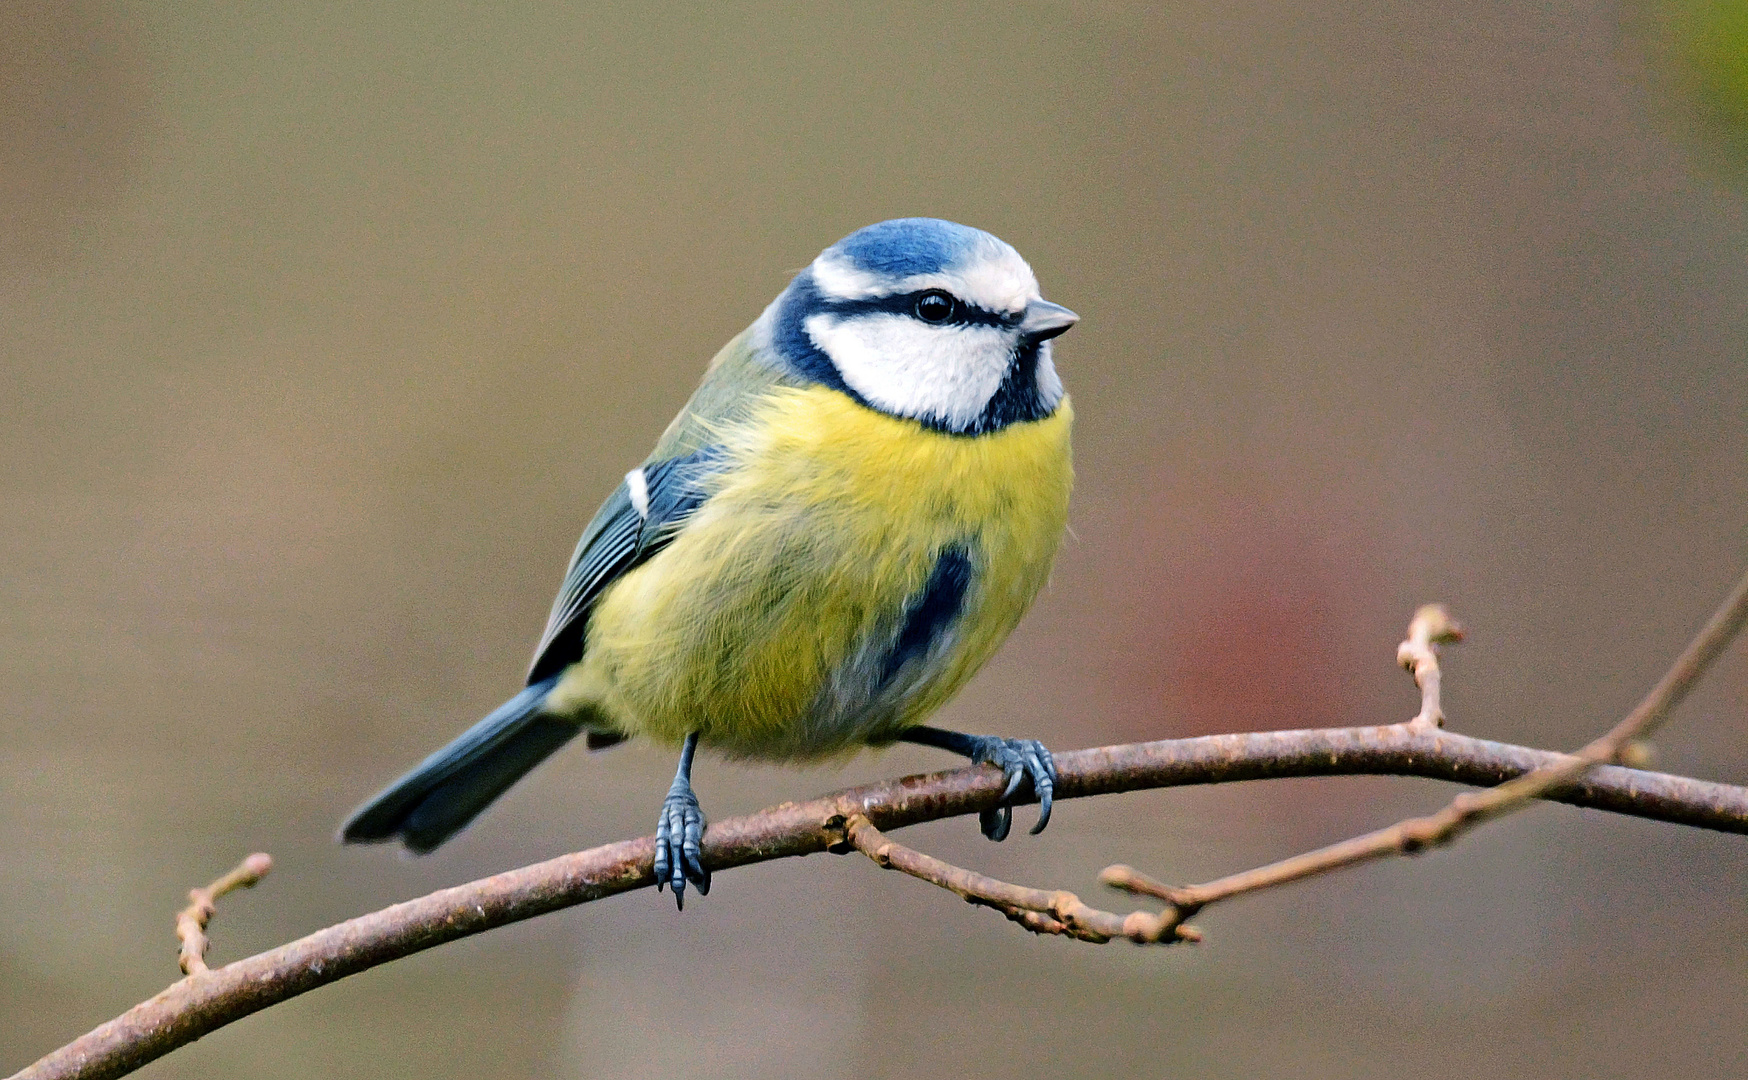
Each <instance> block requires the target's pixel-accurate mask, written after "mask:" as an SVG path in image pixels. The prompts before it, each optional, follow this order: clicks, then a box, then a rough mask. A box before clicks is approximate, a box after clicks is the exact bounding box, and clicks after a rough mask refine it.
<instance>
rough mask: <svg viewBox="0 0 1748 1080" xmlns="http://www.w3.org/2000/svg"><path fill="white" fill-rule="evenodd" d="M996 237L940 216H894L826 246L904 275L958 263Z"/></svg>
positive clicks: (865, 266)
mask: <svg viewBox="0 0 1748 1080" xmlns="http://www.w3.org/2000/svg"><path fill="white" fill-rule="evenodd" d="M993 239H995V238H994V237H992V236H990V235H989V234H988V233H986V232H983V231H982V230H980V229H973V228H969V227H967V226H965V225H958V224H955V223H954V222H951V221H942V220H941V219H939V218H895V219H894V220H892V221H882V222H880V223H879V224H877V225H870V226H868V227H867V228H865V229H857V230H856V231H855V232H853V233H851V234H850V235H848V236H846V237H844V238H843V239H842V240H839V241H838V242H837V243H835V244H833V245H832V246H831V247H829V248H827V249H826V254H827V255H838V256H841V257H843V258H844V259H847V260H848V261H849V262H851V263H853V264H854V265H856V266H857V267H859V268H861V269H862V270H866V271H867V272H869V273H871V274H885V275H889V276H891V277H896V278H904V277H910V276H912V275H915V274H937V273H940V272H941V271H942V270H945V269H948V268H949V267H953V266H956V265H958V264H959V263H960V261H961V260H963V259H964V257H965V256H966V255H967V254H969V253H970V252H971V250H972V249H973V248H975V247H977V246H978V244H979V243H987V242H988V241H990V240H993Z"/></svg>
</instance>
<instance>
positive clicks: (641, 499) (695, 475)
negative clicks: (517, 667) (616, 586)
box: [528, 446, 723, 685]
mask: <svg viewBox="0 0 1748 1080" xmlns="http://www.w3.org/2000/svg"><path fill="white" fill-rule="evenodd" d="M722 458H723V452H722V449H721V448H720V447H716V446H707V447H704V448H703V449H701V450H697V451H694V452H692V453H690V454H684V455H682V456H680V457H675V458H669V459H667V460H666V461H660V462H654V463H652V464H647V465H644V466H643V467H642V468H640V469H634V470H632V472H631V473H629V474H627V476H626V478H625V480H624V481H623V482H621V483H620V485H619V487H618V489H617V490H615V491H614V492H613V494H612V495H611V496H609V497H608V499H607V501H606V502H605V503H603V504H602V505H601V509H599V510H597V511H596V512H595V517H594V520H592V521H590V522H589V526H588V528H586V529H584V530H583V537H582V539H581V540H578V541H577V550H576V551H575V552H574V553H573V554H572V555H571V563H570V568H569V569H568V570H566V571H565V575H564V583H563V584H562V585H560V586H559V590H558V597H557V599H555V600H554V601H553V602H552V614H551V615H549V616H548V617H547V620H546V632H545V633H544V634H542V635H541V636H540V644H539V646H537V647H536V648H535V650H534V663H533V664H532V665H530V667H529V669H528V683H529V685H533V684H534V683H537V682H542V681H544V680H546V679H549V678H552V677H553V676H555V675H558V674H559V673H560V672H562V671H564V669H565V668H567V667H569V666H571V665H572V664H574V663H576V662H577V661H578V660H581V659H582V658H583V649H584V646H585V638H586V636H587V633H588V628H589V611H590V609H591V608H592V607H593V606H594V603H595V601H596V600H597V599H599V598H600V596H601V594H602V593H603V592H605V591H606V589H607V587H608V586H609V585H611V584H612V583H613V582H615V581H617V580H618V579H619V578H620V577H621V576H623V575H624V574H627V573H629V572H630V571H632V570H634V569H636V568H637V567H638V566H640V565H642V564H643V563H644V562H645V561H646V560H648V559H649V558H650V557H651V556H653V555H655V554H656V552H658V551H660V550H661V549H662V548H664V547H666V546H667V545H668V543H669V542H670V541H672V540H673V538H674V536H675V535H676V534H677V533H678V532H679V531H680V528H681V527H682V526H683V525H685V523H686V519H687V518H689V517H691V515H692V513H693V511H695V510H697V509H698V507H699V506H701V505H703V503H704V500H705V499H706V498H707V497H708V492H707V490H706V486H707V481H708V480H709V478H710V476H711V474H712V473H713V472H714V471H715V469H716V466H717V465H718V464H719V463H720V462H721V460H722Z"/></svg>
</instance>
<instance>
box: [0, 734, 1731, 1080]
mask: <svg viewBox="0 0 1748 1080" xmlns="http://www.w3.org/2000/svg"><path fill="white" fill-rule="evenodd" d="M1568 760H1571V759H1569V758H1567V757H1566V756H1565V755H1562V754H1556V753H1553V752H1550V751H1546V750H1535V749H1531V748H1529V747H1524V746H1512V745H1509V744H1506V743H1497V742H1490V741H1488V740H1485V739H1474V738H1469V737H1467V736H1463V735H1455V734H1451V733H1449V732H1445V731H1438V730H1433V731H1422V730H1414V729H1411V728H1410V727H1409V726H1408V725H1406V724H1393V725H1386V726H1382V727H1354V728H1320V729H1313V730H1304V731H1271V732H1257V733H1253V734H1238V735H1210V736H1205V737H1203V738H1196V739H1165V740H1161V741H1159V742H1149V743H1132V744H1128V745H1122V746H1106V747H1099V748H1096V749H1091V750H1073V751H1065V752H1062V753H1059V754H1057V755H1056V767H1057V776H1058V779H1057V786H1056V797H1057V798H1059V799H1073V798H1085V797H1087V796H1089V795H1108V794H1115V793H1117V792H1123V791H1138V790H1142V789H1146V788H1163V787H1178V786H1185V785H1191V784H1218V783H1229V782H1232V781H1237V780H1267V779H1275V778H1282V777H1298V776H1339V775H1390V776H1418V777H1426V778H1429V779H1435V780H1448V781H1453V782H1455V783H1460V784H1467V785H1472V786H1481V787H1489V786H1492V785H1495V784H1498V783H1501V782H1502V781H1505V780H1509V779H1511V778H1513V777H1517V776H1521V775H1523V774H1524V773H1527V772H1530V771H1531V770H1533V769H1536V768H1538V767H1542V766H1547V765H1554V764H1559V763H1561V762H1564V761H1568ZM1001 788H1002V777H1001V773H1000V772H998V771H997V770H995V769H993V768H990V767H987V766H980V767H977V768H970V769H957V770H953V771H950V772H939V773H928V774H925V775H919V776H907V777H904V778H902V779H897V780H887V781H882V782H880V783H877V784H870V785H867V786H865V787H856V788H849V789H847V790H844V791H839V792H837V793H835V794H831V795H826V796H823V797H820V798H817V799H811V800H809V801H807V802H801V803H784V804H783V805H781V806H775V807H771V808H770V809H768V810H763V811H761V812H759V813H756V814H749V815H745V816H742V817H734V818H726V819H724V820H722V821H719V822H716V823H714V824H712V825H711V826H710V830H709V831H708V832H707V833H706V834H705V836H704V858H705V862H706V863H707V864H708V865H709V866H710V867H711V868H712V869H715V870H723V869H728V868H730V867H735V866H745V865H748V864H750V863H757V862H765V861H768V860H771V859H781V858H788V857H791V856H796V855H808V854H812V853H814V852H820V851H827V850H836V851H846V850H851V848H850V843H849V839H848V837H847V835H846V832H845V830H846V825H847V823H848V821H849V820H850V818H852V817H853V816H855V815H857V814H860V815H863V816H864V817H866V818H867V819H868V820H869V822H870V823H871V824H873V825H875V826H877V827H878V828H881V829H896V828H901V827H903V826H906V825H915V824H919V823H921V822H925V821H936V820H939V819H942V818H949V817H957V816H960V815H964V814H975V813H977V812H979V811H981V810H983V809H985V808H987V807H991V806H994V805H995V804H996V802H997V800H998V798H999V797H1000V795H1001ZM1543 797H1544V798H1547V799H1551V800H1554V801H1557V802H1564V803H1570V804H1572V805H1574V806H1585V807H1591V808H1594V809H1598V810H1609V811H1613V812H1615V813H1620V814H1628V815H1632V816H1635V817H1642V818H1650V819H1652V820H1656V821H1666V822H1671V823H1674V824H1678V825H1691V826H1696V827H1698V828H1703V829H1713V830H1717V831H1720V832H1730V833H1739V834H1748V788H1744V787H1736V786H1733V785H1729V784H1716V783H1710V782H1707V781H1704V780H1695V779H1692V778H1689V777H1683V776H1671V775H1668V774H1665V773H1654V772H1643V771H1640V770H1637V769H1627V768H1622V767H1619V766H1600V767H1598V768H1596V769H1594V770H1592V771H1591V772H1590V773H1589V774H1587V775H1585V776H1583V777H1580V778H1579V779H1577V780H1574V781H1571V782H1569V783H1566V784H1564V785H1562V786H1559V787H1556V788H1553V789H1551V790H1549V791H1547V792H1545V793H1544V794H1543ZM654 843H655V842H654V839H653V838H652V837H647V836H646V837H643V838H641V839H638V840H625V841H621V842H619V843H616V844H608V845H606V846H604V847H598V848H593V849H590V850H588V851H581V852H576V853H574V854H570V855H561V856H559V857H558V858H556V859H550V860H548V861H546V862H542V863H536V864H534V865H532V866H525V867H522V868H520V869H517V870H509V871H506V872H504V873H501V874H496V875H494V876H492V877H488V878H482V879H480V880H479V881H473V882H469V883H467V884H465V885H457V886H454V887H452V888H448V889H443V890H440V891H438V892H434V893H430V894H429V895H426V896H422V897H420V898H418V899H416V900H409V901H406V902H404V903H400V904H396V905H394V906H393V907H389V908H384V909H383V910H381V911H376V912H372V913H370V914H368V915H361V916H359V917H357V918H355V919H350V920H347V921H346V922H343V923H340V924H338V925H335V926H330V927H328V928H326V929H323V930H318V931H316V932H315V933H313V934H310V935H309V936H307V937H303V938H300V939H298V940H297V941H293V942H291V943H289V944H286V945H281V946H279V947H278V948H276V949H270V950H268V951H267V952H263V953H259V954H257V955H255V956H251V957H248V958H247V959H244V960H239V961H237V962H235V963H232V964H229V965H226V966H225V967H222V968H215V969H213V970H210V971H205V972H201V973H199V974H196V975H191V976H189V977H188V978H185V979H183V980H181V981H180V982H177V983H174V984H173V985H171V986H169V987H168V988H166V989H165V990H163V991H162V992H160V993H159V994H158V995H157V996H155V997H153V998H151V999H150V1000H147V1001H144V1002H141V1003H140V1004H139V1005H136V1006H134V1007H133V1008H132V1009H129V1010H128V1011H127V1012H126V1013H124V1014H122V1015H121V1016H119V1017H117V1018H115V1019H114V1020H111V1021H109V1022H108V1023H105V1024H103V1025H102V1026H100V1027H98V1028H96V1029H95V1030H93V1031H91V1032H90V1033H88V1034H86V1035H84V1036H82V1037H80V1038H79V1039H77V1040H75V1041H74V1042H72V1043H70V1044H68V1045H67V1046H64V1047H62V1048H61V1049H59V1050H57V1051H55V1052H53V1053H51V1054H49V1055H48V1056H47V1057H45V1058H43V1059H42V1060H40V1061H38V1062H36V1063H35V1064H33V1065H31V1066H29V1067H27V1068H25V1069H24V1070H23V1071H22V1072H19V1073H18V1074H16V1077H15V1080H51V1078H54V1080H61V1078H74V1077H77V1078H99V1077H115V1076H122V1075H125V1074H126V1073H129V1072H131V1071H133V1070H134V1069H137V1068H139V1067H140V1066H142V1065H144V1064H145V1063H147V1062H149V1061H152V1060H154V1059H156V1058H159V1057H162V1056H163V1055H164V1054H167V1053H169V1052H170V1051H171V1050H174V1049H175V1048H177V1047H178V1046H183V1045H185V1044H187V1043H190V1042H193V1041H194V1040H195V1039H198V1038H200V1037H201V1036H202V1035H205V1034H207V1033H208V1032H211V1031H215V1030H217V1029H218V1028H221V1027H223V1026H225V1025H226V1024H229V1023H231V1022H232V1021H234V1020H238V1019H241V1018H242V1017H244V1016H248V1015H249V1014H250V1013H254V1012H257V1011H259V1010H261V1009H264V1008H267V1007H268V1006H270V1005H274V1004H276V1003H278V1002H281V1001H284V1000H286V999H287V998H292V997H296V996H297V995H299V994H302V993H305V992H307V991H309V990H313V989H315V988H316V987H318V986H322V985H325V984H327V983H331V982H335V981H337V980H339V979H343V978H345V977H346V976H348V975H354V974H357V973H358V972H360V971H365V970H367V969H369V968H372V967H375V966H377V965H378V964H385V963H388V962H389V961H391V960H397V959H399V958H401V957H403V956H408V955H411V954H413V953H416V952H420V951H422V950H424V949H429V948H433V947H434V946H437V945H441V944H443V943H445V942H448V941H454V940H455V939H457V938H462V937H467V936H469V935H472V934H478V933H482V932H484V931H486V930H490V929H492V928H494V927H498V926H504V925H506V924H508V923H513V922H518V921H521V920H523V919H531V918H534V917H535V916H537V915H544V914H546V913H547V912H550V911H556V910H558V909H560V908H565V907H570V906H572V905H575V904H584V903H588V902H589V901H591V900H599V899H601V898H602V897H605V896H612V895H615V894H617V893H622V892H627V891H630V890H632V889H640V888H644V887H646V886H649V885H653V884H654V883H655V879H654V876H653V875H652V873H651V871H650V861H651V858H652V856H653V855H654V852H655V847H654Z"/></svg>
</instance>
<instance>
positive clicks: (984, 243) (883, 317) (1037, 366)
mask: <svg viewBox="0 0 1748 1080" xmlns="http://www.w3.org/2000/svg"><path fill="white" fill-rule="evenodd" d="M1078 318H1079V317H1078V316H1076V315H1075V314H1074V312H1072V311H1069V310H1068V309H1067V308H1065V307H1062V306H1060V305H1057V304H1052V303H1050V302H1049V301H1047V300H1045V299H1043V298H1042V297H1041V296H1040V295H1039V294H1038V279H1037V278H1035V277H1033V276H1032V268H1031V267H1030V266H1027V265H1026V260H1024V259H1022V258H1020V254H1019V252H1017V251H1015V250H1014V249H1013V248H1011V247H1009V246H1008V245H1007V244H1005V243H1003V242H1002V241H1001V240H998V239H997V238H995V237H994V236H991V235H990V234H989V233H986V232H982V231H980V230H978V229H972V228H968V227H966V226H964V225H956V224H954V223H953V222H950V221H940V220H937V219H935V218H900V219H897V220H894V221H883V222H881V223H879V224H878V225H870V226H868V227H867V228H865V229H860V230H858V231H856V232H853V233H851V234H850V235H849V236H846V237H844V238H843V239H842V240H840V241H838V242H837V243H835V244H833V245H832V246H831V247H829V248H826V249H825V250H824V251H823V252H821V253H820V255H819V258H817V259H815V260H813V264H812V265H811V266H809V267H808V268H807V269H805V270H803V271H802V272H801V273H799V274H797V275H796V276H795V280H794V281H792V282H790V283H789V287H788V288H787V289H785V290H784V291H783V293H782V295H780V296H778V297H777V299H776V300H775V301H773V302H772V304H771V306H770V307H769V308H767V309H766V311H765V313H764V315H762V316H761V317H760V319H759V321H758V323H757V324H755V327H754V333H755V334H756V340H757V342H758V344H760V345H761V346H763V347H764V348H765V349H767V350H768V351H769V352H770V353H771V354H772V355H773V356H774V357H775V358H776V359H777V360H778V361H779V362H781V363H783V364H785V365H787V366H789V367H790V368H792V369H793V370H795V371H796V372H797V373H799V374H801V375H803V376H804V377H806V378H809V379H812V380H815V381H818V382H821V383H824V384H826V385H828V386H832V387H835V388H837V389H840V390H843V391H844V392H846V393H848V394H850V395H851V396H852V397H854V398H856V399H857V400H858V401H861V402H862V403H864V404H866V405H868V406H870V407H872V408H876V409H879V410H880V411H882V412H885V413H890V414H891V415H894V416H902V417H908V418H910V419H913V420H917V421H919V422H921V423H922V424H924V425H926V426H928V427H931V428H935V429H937V430H941V431H948V432H952V433H955V434H961V435H974V434H979V433H981V432H986V431H994V430H997V429H999V428H1002V427H1005V426H1006V425H1008V424H1011V423H1015V422H1019V421H1026V420H1037V419H1040V418H1042V417H1045V416H1048V415H1050V414H1051V413H1052V412H1054V411H1055V410H1056V406H1057V404H1058V403H1059V402H1060V401H1061V400H1062V381H1061V380H1060V379H1059V378H1058V377H1057V375H1056V369H1055V368H1054V367H1053V366H1052V365H1051V362H1050V339H1051V338H1054V337H1056V336H1057V335H1058V334H1061V333H1062V332H1064V331H1065V330H1067V329H1068V328H1069V327H1071V326H1073V325H1074V324H1075V322H1076V321H1078Z"/></svg>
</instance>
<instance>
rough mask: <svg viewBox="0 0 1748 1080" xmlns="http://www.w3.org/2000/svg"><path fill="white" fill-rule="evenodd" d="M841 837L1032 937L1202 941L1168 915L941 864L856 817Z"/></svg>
mask: <svg viewBox="0 0 1748 1080" xmlns="http://www.w3.org/2000/svg"><path fill="white" fill-rule="evenodd" d="M844 833H845V835H847V836H848V837H849V838H850V843H851V844H852V845H854V846H855V848H856V850H857V851H860V852H861V853H862V854H864V855H866V856H868V857H869V858H870V859H873V860H874V861H875V862H876V863H878V864H879V865H881V866H883V867H885V868H886V869H888V870H899V871H902V872H904V873H906V874H909V875H910V876H911V877H914V878H920V879H922V880H923V881H926V882H929V883H930V884H932V885H939V886H940V887H941V888H943V889H946V890H947V891H948V892H952V893H956V894H957V895H959V896H960V897H962V898H964V899H965V900H966V901H968V902H970V903H973V904H981V905H982V906H984V907H992V908H994V909H996V910H997V911H999V912H1001V913H1003V914H1004V915H1006V916H1007V917H1008V918H1010V919H1012V920H1013V921H1014V922H1017V923H1019V924H1020V925H1021V926H1023V927H1025V928H1026V929H1027V930H1030V931H1032V932H1033V933H1035V934H1062V935H1066V936H1068V937H1072V938H1079V939H1080V940H1081V941H1091V942H1095V943H1099V944H1102V943H1104V942H1107V941H1109V940H1111V939H1112V938H1116V937H1121V938H1128V939H1129V940H1130V941H1133V942H1136V943H1137V944H1143V945H1150V944H1155V943H1157V942H1159V941H1160V940H1161V939H1163V938H1168V937H1169V938H1170V939H1171V940H1173V941H1200V940H1202V935H1201V934H1200V933H1199V932H1197V931H1196V930H1195V929H1194V928H1193V927H1188V926H1183V925H1181V920H1179V919H1176V918H1174V917H1173V915H1172V913H1166V914H1155V913H1154V912H1151V911H1132V912H1130V913H1129V914H1127V915H1118V914H1116V913H1115V912H1111V911H1101V910H1099V909H1098V908H1095V907H1089V906H1088V905H1087V904H1086V903H1084V902H1083V901H1082V900H1081V898H1080V897H1078V896H1076V895H1074V894H1073V893H1071V892H1063V891H1061V890H1056V891H1047V890H1044V889H1030V888H1027V887H1026V886H1024V885H1011V884H1009V883H1008V882H1005V881H998V880H996V879H995V878H992V877H986V876H984V875H983V874H979V873H977V872H975V871H972V870H966V869H964V868H962V867H958V866H954V865H952V864H951V863H945V862H942V861H941V860H940V859H937V858H935V857H934V856H932V855H924V854H923V853H922V852H920V851H916V850H913V849H911V848H907V847H905V846H904V845H903V844H900V843H897V842H895V841H893V840H890V839H888V838H887V837H886V836H885V835H884V834H882V833H881V832H880V830H879V829H876V828H875V827H874V825H873V824H872V823H871V822H870V821H869V820H868V819H867V818H865V817H863V816H862V815H861V814H856V815H854V816H852V817H851V818H850V820H849V821H848V822H846V823H845V824H844Z"/></svg>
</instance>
